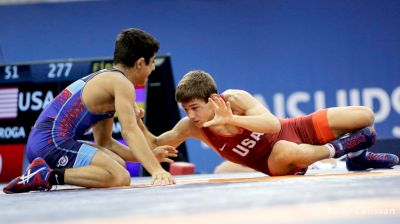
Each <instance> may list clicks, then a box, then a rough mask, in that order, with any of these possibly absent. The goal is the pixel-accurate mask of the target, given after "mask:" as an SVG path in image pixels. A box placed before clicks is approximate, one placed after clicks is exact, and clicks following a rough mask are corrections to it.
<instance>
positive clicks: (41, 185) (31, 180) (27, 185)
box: [3, 157, 52, 194]
mask: <svg viewBox="0 0 400 224" xmlns="http://www.w3.org/2000/svg"><path fill="white" fill-rule="evenodd" d="M50 172H51V169H50V167H49V166H48V165H47V164H46V162H45V161H44V160H43V159H42V158H40V157H38V158H36V159H34V160H33V161H32V163H31V164H30V165H29V167H28V168H27V169H26V171H25V173H24V174H23V175H22V176H19V177H16V178H15V179H14V180H12V181H10V183H8V185H7V186H6V187H5V188H4V189H3V191H4V193H6V194H13V193H22V192H28V191H46V190H50V189H51V187H52V186H51V184H50V183H49V175H50Z"/></svg>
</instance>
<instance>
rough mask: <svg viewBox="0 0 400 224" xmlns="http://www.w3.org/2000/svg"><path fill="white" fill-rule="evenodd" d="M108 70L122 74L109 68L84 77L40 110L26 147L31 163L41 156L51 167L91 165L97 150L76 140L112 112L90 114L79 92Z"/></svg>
mask: <svg viewBox="0 0 400 224" xmlns="http://www.w3.org/2000/svg"><path fill="white" fill-rule="evenodd" d="M107 71H116V72H120V73H122V71H120V70H117V69H114V68H112V69H104V70H101V71H98V72H95V73H92V74H90V75H88V76H86V77H83V78H81V79H79V80H77V81H75V82H73V83H72V84H71V85H69V86H68V87H67V88H65V89H64V90H63V91H62V92H61V93H60V94H59V95H57V97H56V98H55V99H54V100H53V101H52V102H51V103H50V104H49V105H48V106H47V107H46V108H45V109H44V110H43V111H42V113H41V114H40V115H39V118H38V120H37V121H36V123H35V125H34V127H33V128H32V130H31V132H30V134H29V138H28V142H27V145H26V152H27V157H28V160H29V161H30V162H31V161H32V160H33V159H35V158H36V157H42V158H44V159H45V161H46V162H47V163H48V165H49V166H50V167H51V168H73V167H82V166H87V165H90V163H91V161H92V158H93V156H94V154H95V153H96V151H97V148H95V147H93V146H90V145H88V144H86V143H84V142H81V141H79V138H80V137H81V136H82V135H83V134H85V132H86V131H87V130H88V129H90V128H91V127H92V126H93V125H95V124H96V123H97V122H98V121H101V120H104V119H107V118H112V117H113V116H114V111H110V112H107V113H101V114H95V113H92V112H90V111H89V110H88V109H87V108H86V106H85V105H84V104H83V102H82V90H83V88H84V87H85V84H86V83H87V82H88V81H89V80H90V79H91V78H93V77H94V76H96V75H97V74H100V73H103V72H107ZM122 74H123V75H124V73H122Z"/></svg>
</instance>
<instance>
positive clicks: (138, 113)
mask: <svg viewBox="0 0 400 224" xmlns="http://www.w3.org/2000/svg"><path fill="white" fill-rule="evenodd" d="M134 110H135V115H136V119H137V120H138V119H142V118H143V117H144V109H143V108H141V107H135V109H134Z"/></svg>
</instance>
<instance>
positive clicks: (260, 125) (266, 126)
mask: <svg viewBox="0 0 400 224" xmlns="http://www.w3.org/2000/svg"><path fill="white" fill-rule="evenodd" d="M229 124H231V125H234V126H238V127H241V128H244V129H247V130H249V131H253V132H259V133H277V132H279V131H280V129H281V124H280V122H279V120H278V119H276V118H272V119H269V118H266V117H264V116H238V115H233V117H232V119H230V121H229Z"/></svg>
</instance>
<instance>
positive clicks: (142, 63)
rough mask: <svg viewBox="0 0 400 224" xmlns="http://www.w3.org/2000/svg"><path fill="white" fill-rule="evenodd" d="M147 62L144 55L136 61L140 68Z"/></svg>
mask: <svg viewBox="0 0 400 224" xmlns="http://www.w3.org/2000/svg"><path fill="white" fill-rule="evenodd" d="M145 63H146V61H145V60H144V57H141V58H139V59H138V60H137V61H136V62H135V65H136V67H137V68H138V69H140V68H142V67H143V66H144V65H145Z"/></svg>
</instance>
